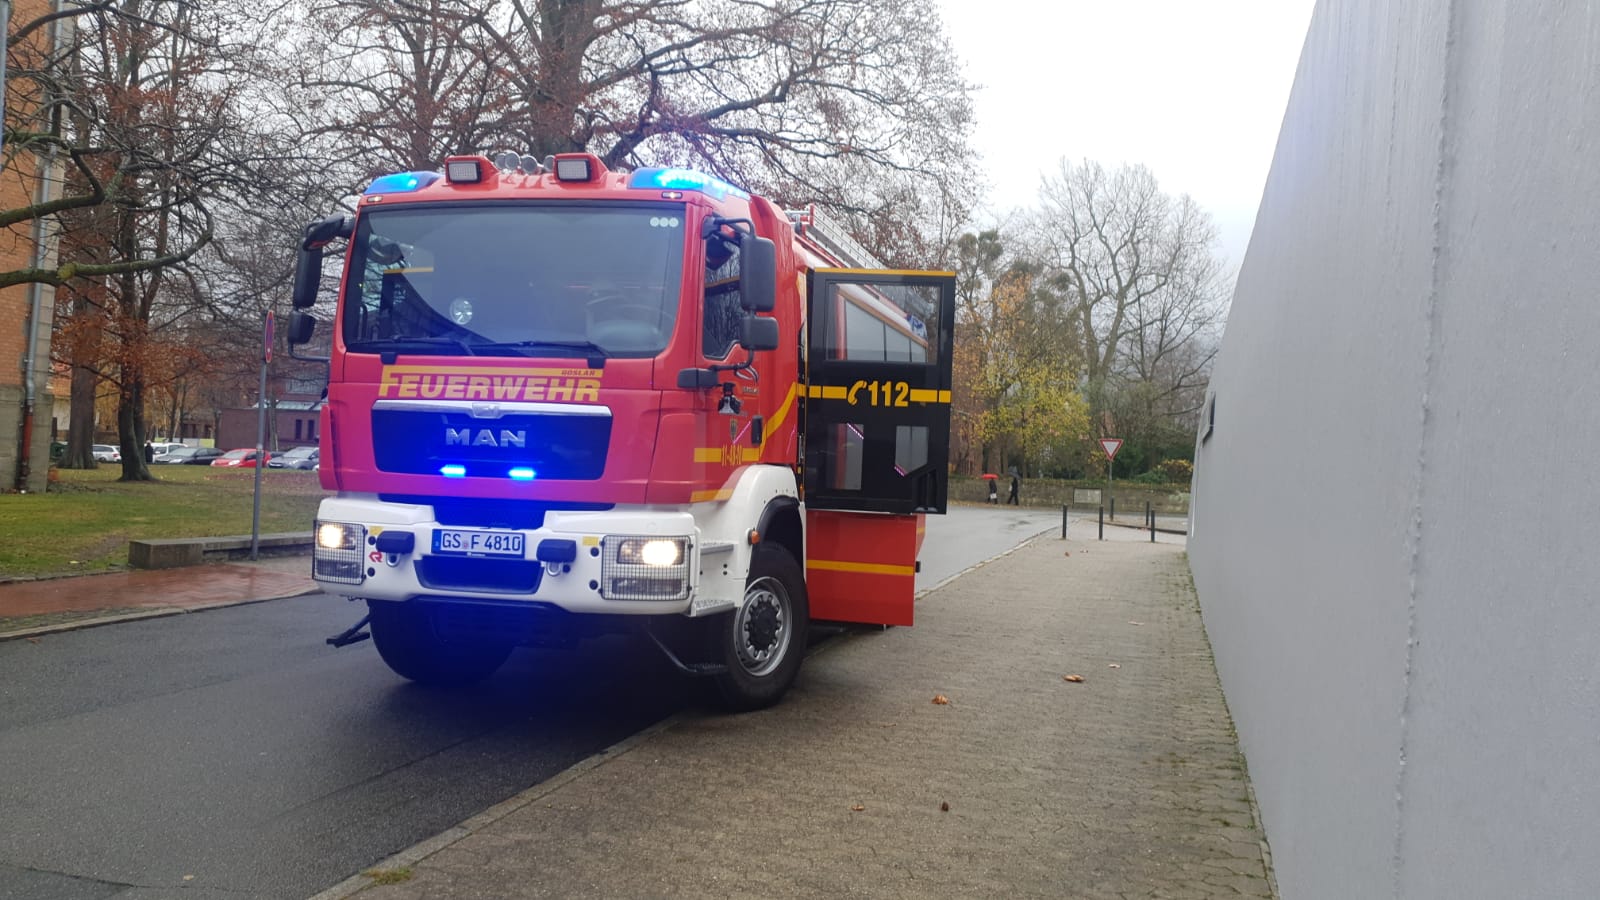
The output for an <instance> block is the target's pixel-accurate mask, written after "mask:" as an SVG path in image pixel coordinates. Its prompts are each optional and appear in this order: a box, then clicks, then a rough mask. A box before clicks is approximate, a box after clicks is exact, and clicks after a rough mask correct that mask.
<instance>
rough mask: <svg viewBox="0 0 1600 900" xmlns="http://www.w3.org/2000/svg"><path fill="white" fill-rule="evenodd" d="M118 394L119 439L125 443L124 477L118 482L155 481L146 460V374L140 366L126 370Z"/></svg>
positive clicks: (123, 448) (123, 445) (123, 372)
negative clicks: (141, 371) (139, 368)
mask: <svg viewBox="0 0 1600 900" xmlns="http://www.w3.org/2000/svg"><path fill="white" fill-rule="evenodd" d="M122 385H123V387H122V391H121V392H120V393H118V394H117V436H118V437H119V438H120V439H121V441H122V477H121V478H119V479H117V480H118V481H154V480H155V478H154V477H152V476H151V474H150V467H149V466H147V465H146V464H145V461H144V442H145V436H144V424H143V419H144V375H143V374H141V373H140V372H139V371H138V368H137V367H136V366H132V367H130V366H125V367H124V368H123V371H122Z"/></svg>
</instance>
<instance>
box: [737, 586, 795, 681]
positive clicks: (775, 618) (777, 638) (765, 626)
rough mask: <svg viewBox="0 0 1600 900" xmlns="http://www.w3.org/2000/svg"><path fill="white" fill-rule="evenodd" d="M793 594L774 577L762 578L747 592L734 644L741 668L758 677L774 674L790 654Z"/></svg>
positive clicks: (738, 614) (739, 615)
mask: <svg viewBox="0 0 1600 900" xmlns="http://www.w3.org/2000/svg"><path fill="white" fill-rule="evenodd" d="M790 624H791V623H790V621H789V592H788V591H786V590H784V589H783V585H782V584H780V583H779V582H778V581H777V580H776V579H773V578H761V579H758V580H756V581H754V582H752V583H751V585H750V586H749V587H747V588H745V591H744V605H742V606H740V607H739V611H738V612H736V613H735V614H734V620H733V643H734V648H735V649H736V650H737V651H738V653H737V655H738V657H739V667H740V668H742V669H744V670H745V671H746V672H748V673H750V674H751V675H755V676H758V677H759V676H762V675H770V674H771V673H772V671H773V670H774V669H776V668H778V666H779V665H781V664H782V663H783V660H784V657H785V656H787V655H788V650H789V636H790V634H791V633H792V632H793V630H794V629H793V628H791V627H790Z"/></svg>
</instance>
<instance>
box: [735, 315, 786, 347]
mask: <svg viewBox="0 0 1600 900" xmlns="http://www.w3.org/2000/svg"><path fill="white" fill-rule="evenodd" d="M739 346H741V347H743V348H745V349H746V350H749V351H750V352H752V353H754V352H755V351H757V350H776V349H778V320H777V319H763V318H761V317H759V316H745V317H744V318H743V319H742V320H740V322H739Z"/></svg>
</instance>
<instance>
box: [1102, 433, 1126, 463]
mask: <svg viewBox="0 0 1600 900" xmlns="http://www.w3.org/2000/svg"><path fill="white" fill-rule="evenodd" d="M1100 449H1102V450H1104V451H1105V452H1106V459H1110V460H1115V459H1116V458H1117V451H1118V450H1121V449H1122V438H1101V439H1100Z"/></svg>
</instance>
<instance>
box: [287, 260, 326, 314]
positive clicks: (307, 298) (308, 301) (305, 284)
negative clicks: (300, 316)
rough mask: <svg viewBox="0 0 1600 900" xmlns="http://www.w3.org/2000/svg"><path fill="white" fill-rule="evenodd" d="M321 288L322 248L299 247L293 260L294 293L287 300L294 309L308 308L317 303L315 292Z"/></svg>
mask: <svg viewBox="0 0 1600 900" xmlns="http://www.w3.org/2000/svg"><path fill="white" fill-rule="evenodd" d="M321 288H322V248H321V247H318V248H316V249H315V250H307V249H305V248H304V247H302V248H300V253H299V255H298V256H296V257H295V261H294V293H292V294H290V295H289V302H290V303H292V304H293V305H294V308H295V309H310V308H311V307H313V306H315V305H317V292H318V291H319V290H321Z"/></svg>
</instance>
